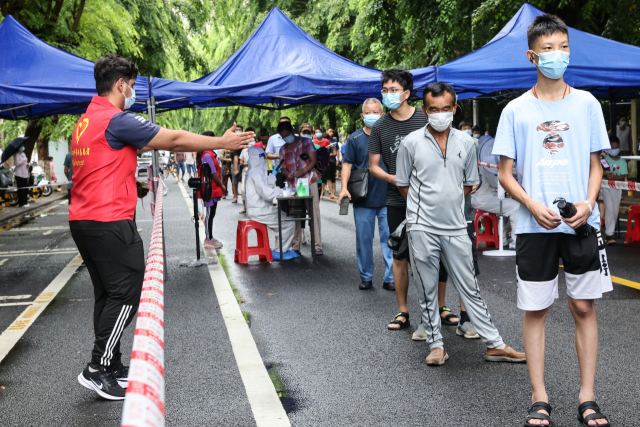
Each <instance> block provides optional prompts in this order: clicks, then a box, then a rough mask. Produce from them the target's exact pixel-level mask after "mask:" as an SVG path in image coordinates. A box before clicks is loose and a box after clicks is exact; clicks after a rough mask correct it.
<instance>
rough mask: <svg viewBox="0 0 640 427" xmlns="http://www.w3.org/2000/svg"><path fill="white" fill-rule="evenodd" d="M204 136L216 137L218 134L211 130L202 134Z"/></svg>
mask: <svg viewBox="0 0 640 427" xmlns="http://www.w3.org/2000/svg"><path fill="white" fill-rule="evenodd" d="M202 134H203V135H204V136H216V134H215V133H213V132H211V131H210V130H205V131H204V132H202Z"/></svg>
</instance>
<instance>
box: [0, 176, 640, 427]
mask: <svg viewBox="0 0 640 427" xmlns="http://www.w3.org/2000/svg"><path fill="white" fill-rule="evenodd" d="M168 185H169V190H170V191H169V194H168V196H167V197H166V198H165V203H164V209H165V216H164V218H165V229H166V234H165V238H166V244H167V248H168V250H167V254H168V257H167V262H168V268H169V271H168V272H169V279H168V281H167V283H166V285H165V328H166V329H165V357H166V362H165V364H166V369H165V372H166V415H167V425H171V426H196V425H197V426H201V425H216V426H252V425H255V421H254V419H253V416H252V413H251V408H250V406H249V403H248V400H247V397H246V393H245V391H244V386H243V384H242V381H241V379H240V375H239V371H238V368H237V366H236V363H235V358H234V356H233V352H232V350H231V347H230V344H229V338H228V334H227V331H226V328H225V324H224V322H223V319H222V317H221V315H220V310H219V307H218V305H217V299H216V295H215V293H214V291H213V288H212V283H211V278H210V276H209V274H208V272H207V270H206V269H205V268H195V269H193V268H186V267H180V266H179V263H180V261H181V260H183V259H191V258H193V257H194V256H195V248H194V246H195V236H194V230H193V223H192V222H191V220H190V213H189V209H188V208H187V206H186V204H185V200H184V198H183V196H182V194H181V192H180V190H179V187H178V186H177V183H176V181H175V179H173V178H169V180H168ZM144 204H145V206H144V208H143V207H142V205H141V204H140V203H139V204H138V210H137V222H138V228H139V229H141V235H142V238H143V241H144V242H145V247H146V246H147V245H148V242H149V239H150V231H151V221H150V219H151V217H150V215H149V199H148V198H146V199H144ZM66 209H67V207H66V206H65V205H60V206H58V207H57V208H56V212H52V214H51V215H48V216H46V217H41V218H36V219H34V220H31V221H30V222H29V223H27V224H24V225H23V226H22V227H20V228H19V229H15V230H16V231H6V232H0V263H2V260H3V259H7V261H5V262H4V263H3V264H0V297H1V296H10V295H31V297H29V298H31V299H23V300H19V301H30V300H33V299H34V298H35V297H36V296H37V295H38V294H39V293H40V292H41V291H42V289H44V288H45V287H46V286H47V285H48V284H49V283H50V282H51V280H52V279H53V278H54V277H55V276H56V275H57V274H58V273H59V272H60V271H61V270H62V268H63V267H64V266H65V265H66V264H67V263H68V262H69V261H70V260H71V259H72V258H73V257H74V256H75V255H74V254H73V253H72V250H73V248H74V244H73V240H72V239H71V237H70V235H69V231H68V229H65V228H64V227H65V226H66V220H67V218H66V215H65V213H66V212H67V211H66ZM240 209H242V207H241V204H232V203H231V201H230V199H226V200H222V201H221V202H220V205H219V206H218V211H217V216H216V218H215V221H214V230H215V232H214V236H215V237H216V238H218V239H219V240H221V241H222V242H223V243H224V248H223V249H222V250H221V251H220V253H222V254H224V255H225V260H226V261H227V262H226V264H227V266H228V271H229V279H230V281H231V282H232V283H233V284H234V285H236V286H237V287H238V289H239V291H240V293H241V296H242V300H243V301H244V303H243V304H242V309H243V310H245V311H247V312H249V313H250V316H251V331H252V334H253V337H254V339H255V341H256V343H257V345H258V349H259V350H260V353H261V355H262V357H263V360H264V362H265V364H266V365H267V366H269V367H270V368H271V372H272V373H275V374H277V376H278V377H279V379H280V381H281V382H282V384H283V386H284V389H285V390H284V393H285V394H286V396H287V397H286V398H284V399H283V401H284V403H285V407H286V409H287V410H288V413H289V418H290V420H291V423H292V424H293V425H294V426H440V425H447V426H518V425H522V421H523V419H524V415H525V413H526V410H527V409H528V406H529V401H530V387H529V382H528V375H527V370H526V366H525V365H514V364H500V363H488V362H485V361H484V359H483V353H484V348H483V346H482V343H481V342H480V341H479V340H464V339H462V338H460V337H457V336H456V335H455V328H454V327H444V328H445V329H444V334H443V335H444V340H445V341H444V342H445V347H446V349H447V351H448V352H449V354H450V357H451V358H450V359H449V360H448V361H447V363H446V364H445V365H444V366H442V367H437V368H433V367H428V366H427V365H425V364H424V358H425V357H426V355H427V354H428V347H427V345H426V344H425V343H424V342H413V341H411V333H412V332H413V330H414V329H415V327H416V326H417V323H418V319H419V311H418V307H417V296H416V292H415V287H414V285H413V283H412V284H411V285H410V291H409V302H410V312H411V316H412V317H411V320H412V327H411V328H409V329H407V330H404V331H388V330H387V329H386V325H387V323H388V321H390V320H391V319H392V317H393V315H394V314H395V313H396V310H397V304H396V299H395V295H394V293H392V292H388V291H384V290H382V288H381V285H382V259H381V252H380V249H379V247H378V248H376V250H375V261H376V271H375V274H374V289H373V290H372V291H367V292H363V291H360V290H358V288H357V286H358V284H359V275H358V270H357V263H356V254H355V228H354V224H353V216H352V212H351V210H350V212H349V215H348V216H339V215H338V205H337V204H335V203H331V202H328V201H323V202H321V211H322V236H323V243H324V254H325V255H324V256H323V257H322V258H318V259H317V260H316V261H315V262H313V261H312V260H311V258H310V248H309V246H310V245H306V246H305V247H304V249H303V255H304V256H303V258H301V259H298V260H295V261H291V262H286V263H283V264H279V263H272V264H267V263H264V262H259V261H257V260H252V261H251V262H250V264H249V265H239V264H235V263H233V262H232V260H233V253H234V250H235V231H236V224H237V220H238V219H239V218H241V217H242V216H240V215H239V214H238V211H240ZM54 227H61V228H54ZM33 228H41V229H38V230H34V229H33ZM47 228H49V229H51V230H52V231H51V233H48V234H47V235H44V233H45V232H48V231H50V230H49V229H47ZM46 247H49V248H50V249H56V250H58V251H61V250H68V251H67V252H68V253H62V254H47V255H33V256H23V257H8V256H7V257H3V256H2V253H3V251H9V250H30V251H38V250H43V249H45V248H46ZM608 253H609V259H610V263H611V270H612V274H613V275H614V276H618V277H622V278H625V279H628V280H636V281H637V280H638V277H640V275H638V268H637V267H636V265H635V261H636V260H637V259H638V255H639V254H640V245H618V246H616V247H610V248H609V249H608ZM480 269H481V276H480V277H479V283H480V286H481V290H482V293H483V296H484V297H485V299H486V300H487V304H488V306H489V309H490V311H491V314H492V317H493V319H494V321H495V323H496V325H497V326H498V328H499V330H500V332H501V334H502V336H503V337H504V339H505V341H506V342H507V343H508V344H509V345H511V346H512V347H514V348H516V349H519V350H521V349H522V348H523V346H522V337H521V327H522V313H521V312H520V311H519V310H518V309H517V308H516V284H515V263H514V260H513V259H489V258H487V257H481V258H480ZM560 278H561V285H560V299H559V300H557V301H556V303H555V305H554V307H553V309H552V310H551V313H550V315H549V318H548V321H547V366H546V374H547V375H546V378H547V386H548V391H549V394H550V396H551V403H552V405H553V406H554V413H553V419H554V421H555V423H556V425H557V426H577V425H579V424H578V422H577V421H576V419H575V415H576V410H577V392H578V387H579V372H578V364H577V359H576V355H575V347H574V343H573V321H572V317H571V314H570V312H569V310H568V307H567V303H566V293H565V292H564V290H565V287H564V286H565V285H564V277H563V274H562V273H561V275H560ZM447 292H448V293H447V305H449V306H450V307H451V308H452V309H454V311H457V310H458V303H457V296H456V293H455V290H454V288H453V286H452V285H450V286H449V287H448V290H447ZM638 299H640V291H638V290H635V289H631V288H628V287H625V286H621V285H616V284H614V291H613V292H611V293H609V294H606V296H605V297H604V298H603V299H602V300H600V301H598V302H597V303H596V304H597V309H598V313H599V324H600V353H599V362H598V376H597V380H596V393H597V396H598V401H599V403H600V405H601V408H602V410H603V411H604V412H605V413H606V414H608V415H609V416H610V418H611V420H612V421H613V423H614V424H613V425H615V426H637V425H640V422H638V421H637V419H638V418H637V408H638V407H640V381H639V380H640V369H639V368H638V366H639V365H638V363H637V361H636V359H637V357H636V355H637V354H638V353H639V352H640V343H639V342H638V332H637V330H638V326H637V325H638V323H639V321H640V310H638V304H639V301H638ZM7 301H8V300H7ZM2 302H3V301H0V304H1V303H2ZM92 305H93V295H92V288H91V284H90V280H89V276H88V273H87V271H86V268H84V267H82V268H80V269H79V270H78V272H77V273H76V274H75V275H74V276H73V278H72V279H71V280H70V281H69V283H68V284H67V285H66V287H65V288H64V289H63V290H62V291H61V292H60V294H58V296H57V298H56V299H55V300H54V301H53V302H52V304H51V305H50V306H49V307H48V308H47V309H46V310H45V311H44V313H43V314H42V315H41V316H40V317H39V318H38V320H37V321H36V322H35V323H34V324H33V325H32V326H31V328H30V329H29V330H28V331H27V332H26V333H25V335H24V337H23V339H21V340H20V342H19V343H18V345H17V346H16V347H15V348H13V350H12V351H11V352H10V353H9V355H8V356H7V357H6V358H5V359H4V360H3V361H2V362H0V425H1V426H18V425H42V426H49V425H78V426H117V425H119V421H120V416H121V410H122V403H118V402H109V401H105V400H102V399H100V398H98V397H96V396H95V395H94V394H93V393H92V392H90V391H89V390H87V389H85V388H83V387H81V386H80V385H79V384H78V383H77V381H76V376H77V375H78V373H79V372H80V371H81V370H82V369H83V367H84V365H85V364H86V363H87V361H88V357H89V355H90V351H91V344H92V335H93V331H92V322H91V313H92ZM16 307H17V308H16ZM22 310H24V306H9V307H7V306H0V331H2V330H4V329H5V328H6V327H7V326H8V325H9V324H10V323H11V322H12V321H13V320H14V319H15V318H16V317H17V316H18V315H19V314H20V313H21V312H22ZM132 334H133V328H132V327H129V328H128V329H127V330H126V331H125V334H124V338H123V348H124V349H130V348H131V341H132ZM125 357H127V358H128V355H127V354H126V352H125ZM3 387H4V388H3Z"/></svg>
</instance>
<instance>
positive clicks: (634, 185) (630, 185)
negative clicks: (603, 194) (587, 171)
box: [601, 179, 640, 191]
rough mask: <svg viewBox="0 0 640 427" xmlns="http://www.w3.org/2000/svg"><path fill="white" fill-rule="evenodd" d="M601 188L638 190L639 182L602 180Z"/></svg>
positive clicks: (639, 187) (639, 189) (639, 188)
mask: <svg viewBox="0 0 640 427" xmlns="http://www.w3.org/2000/svg"><path fill="white" fill-rule="evenodd" d="M601 188H617V189H618V190H629V191H640V183H638V182H627V181H613V180H611V181H609V180H606V179H603V180H602V187H601Z"/></svg>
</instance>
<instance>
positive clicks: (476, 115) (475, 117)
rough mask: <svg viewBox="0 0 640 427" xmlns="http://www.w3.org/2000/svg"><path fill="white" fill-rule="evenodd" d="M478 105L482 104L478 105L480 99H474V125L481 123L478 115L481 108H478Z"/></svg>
mask: <svg viewBox="0 0 640 427" xmlns="http://www.w3.org/2000/svg"><path fill="white" fill-rule="evenodd" d="M478 107H480V106H479V105H478V100H477V99H474V100H473V125H474V126H477V125H479V124H480V120H479V118H478V115H479V111H478V110H479V108H478Z"/></svg>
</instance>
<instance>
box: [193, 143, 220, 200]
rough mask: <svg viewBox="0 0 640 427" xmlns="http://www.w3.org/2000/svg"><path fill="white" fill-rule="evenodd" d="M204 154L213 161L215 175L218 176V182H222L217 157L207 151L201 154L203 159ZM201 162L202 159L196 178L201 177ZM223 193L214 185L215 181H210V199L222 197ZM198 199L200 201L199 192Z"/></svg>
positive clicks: (201, 162)
mask: <svg viewBox="0 0 640 427" xmlns="http://www.w3.org/2000/svg"><path fill="white" fill-rule="evenodd" d="M205 154H208V155H210V156H211V158H212V159H213V164H214V166H215V167H216V173H217V174H218V176H219V177H220V181H222V171H221V170H220V163H218V156H216V153H214V152H213V151H211V150H207V151H203V152H202V157H204V155H205ZM203 163H204V162H203V161H202V158H201V160H200V167H199V168H198V176H200V177H201V176H202V165H203ZM222 196H223V193H222V188H221V187H220V186H219V185H218V184H216V182H215V181H213V180H211V197H212V198H213V197H222ZM198 198H199V199H201V198H202V197H201V196H200V192H198Z"/></svg>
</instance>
